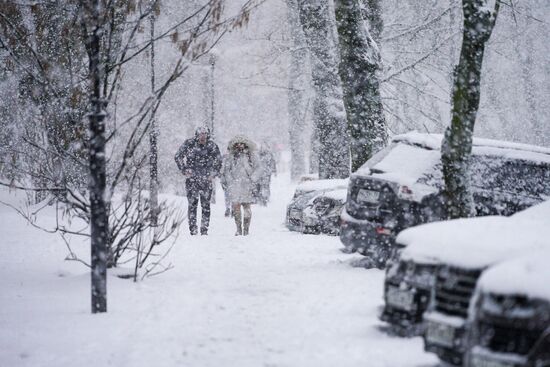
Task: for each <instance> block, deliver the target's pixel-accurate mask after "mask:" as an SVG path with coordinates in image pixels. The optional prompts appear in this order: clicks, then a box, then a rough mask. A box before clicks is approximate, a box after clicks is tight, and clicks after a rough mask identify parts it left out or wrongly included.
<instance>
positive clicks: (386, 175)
mask: <svg viewBox="0 0 550 367" xmlns="http://www.w3.org/2000/svg"><path fill="white" fill-rule="evenodd" d="M440 159H441V155H440V154H439V152H438V151H434V150H427V149H423V148H419V147H416V146H413V145H407V144H398V145H396V146H395V147H394V148H393V149H392V150H391V151H390V152H389V153H388V154H387V155H386V156H385V157H384V159H382V160H381V161H380V162H378V163H377V164H375V165H374V167H372V168H371V172H372V176H375V177H379V178H381V179H386V180H391V181H395V182H398V183H400V184H403V185H409V186H412V185H414V184H415V183H416V182H417V181H418V179H419V178H420V177H422V176H423V175H424V174H426V173H428V172H431V171H433V170H434V167H435V166H436V165H437V163H438V162H439V161H440ZM377 171H380V172H377Z"/></svg>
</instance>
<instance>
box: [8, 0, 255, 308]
mask: <svg viewBox="0 0 550 367" xmlns="http://www.w3.org/2000/svg"><path fill="white" fill-rule="evenodd" d="M260 3H261V1H253V0H250V1H247V2H245V3H244V4H243V6H242V7H241V8H240V11H239V12H238V13H237V14H236V15H234V16H229V17H224V11H223V9H224V1H223V0H209V1H207V2H206V3H203V4H198V5H197V4H194V3H193V4H189V8H188V9H187V11H188V12H187V13H185V14H182V15H180V16H179V17H177V18H178V19H176V21H175V22H173V23H172V24H170V25H169V26H168V27H166V28H165V29H162V30H161V31H160V32H159V33H158V34H155V33H154V32H153V33H152V36H151V37H149V39H146V40H140V39H138V37H137V35H138V34H139V33H140V30H141V29H142V28H143V27H144V24H143V23H144V20H146V19H148V18H150V16H151V15H152V13H153V10H154V9H156V5H157V1H150V0H148V1H145V0H144V1H139V2H137V3H136V2H134V1H128V0H115V1H112V2H108V3H105V2H104V1H102V0H79V1H75V3H74V5H75V6H71V7H67V6H65V5H66V4H59V3H57V2H52V3H49V2H48V3H39V4H35V5H33V6H30V5H28V4H24V3H21V4H18V3H17V4H11V3H10V4H8V5H7V6H6V7H4V4H3V3H2V4H0V41H1V42H2V45H4V48H3V49H0V52H1V53H2V56H3V57H4V56H6V57H7V59H8V60H9V62H10V63H11V66H10V67H9V68H7V69H6V71H7V72H9V73H11V74H10V75H13V76H19V75H21V74H23V75H25V76H27V77H28V78H29V79H30V80H32V81H34V83H35V84H36V85H38V86H40V88H33V89H32V90H33V92H34V94H35V95H36V96H37V97H38V98H37V99H38V100H39V101H40V102H41V101H42V99H43V98H45V97H47V96H49V95H54V96H59V95H61V97H63V98H64V99H63V98H61V97H59V100H60V101H59V102H58V103H56V104H55V105H53V106H52V107H53V108H52V109H53V110H54V111H63V112H65V111H66V110H67V109H66V108H65V106H66V105H69V104H70V102H71V101H72V100H75V101H83V102H82V104H80V105H77V111H78V112H79V113H80V115H79V116H80V117H81V118H82V117H83V116H84V115H85V114H86V112H87V111H89V113H88V117H89V134H88V136H86V134H84V131H85V130H83V129H80V130H76V131H77V132H79V135H77V136H78V137H79V139H78V140H76V141H75V142H76V143H79V144H77V146H76V147H74V148H73V149H67V147H66V146H65V144H63V142H64V141H63V140H61V139H60V138H59V137H58V136H57V135H53V137H52V138H49V141H51V142H52V144H43V141H44V139H42V138H41V137H42V136H43V135H45V134H44V133H45V132H47V131H48V129H50V128H49V126H46V127H45V128H44V130H43V131H41V130H39V129H36V130H33V131H30V132H29V133H26V134H25V135H23V138H24V139H22V140H21V141H22V142H23V143H24V144H25V146H23V147H17V146H15V145H14V146H13V147H11V149H12V150H11V152H12V153H14V154H12V156H23V157H24V158H25V161H26V162H27V164H25V165H23V164H21V163H20V162H18V161H17V160H12V161H4V160H2V165H7V166H8V167H11V168H13V169H14V170H16V171H17V172H18V174H17V175H14V178H15V180H12V181H11V182H2V181H0V184H2V185H6V186H12V187H14V188H18V189H22V190H27V191H30V192H37V193H46V194H53V195H54V198H53V199H52V202H54V203H56V205H57V208H58V210H59V211H60V212H62V213H63V214H65V215H66V216H68V217H70V218H72V219H78V220H79V223H81V222H80V221H82V222H83V223H85V224H86V226H80V227H79V228H77V229H74V228H72V227H71V226H70V225H67V224H60V223H59V222H58V224H57V225H56V227H55V228H54V229H52V231H54V232H55V231H57V232H60V233H61V234H62V235H63V238H65V236H66V235H81V236H89V237H90V239H91V244H92V261H91V264H89V265H90V266H91V267H92V312H105V311H106V306H107V304H106V269H107V267H110V266H116V265H117V264H118V262H119V261H121V259H122V256H123V255H124V254H125V253H127V252H128V251H131V252H132V251H137V255H136V256H135V257H133V259H134V260H136V264H137V265H136V266H137V267H143V266H145V264H146V263H145V261H146V260H147V259H150V258H151V257H154V256H158V254H156V253H153V248H154V246H155V245H156V244H159V243H160V242H159V241H161V240H163V239H166V238H167V237H168V236H169V235H171V234H172V233H174V232H175V231H176V230H177V227H178V223H179V222H180V221H181V217H180V216H179V215H174V211H172V210H166V205H165V204H159V205H158V208H164V209H163V210H164V211H165V213H163V216H160V217H159V216H155V217H153V216H151V213H152V212H155V213H156V210H150V209H151V208H150V205H149V202H150V201H149V198H145V197H144V195H143V190H144V188H145V186H144V185H143V184H142V183H141V180H140V179H139V177H141V174H142V173H143V171H144V170H145V168H146V165H145V162H146V161H147V158H148V157H150V155H149V154H147V152H146V151H145V152H144V149H142V148H141V147H142V146H143V145H144V144H143V143H144V142H145V141H146V137H147V136H148V135H149V132H150V131H151V125H152V124H153V123H154V121H155V120H154V116H155V113H156V112H157V111H158V109H159V108H160V105H161V103H162V98H163V96H164V95H165V94H166V91H167V90H168V89H169V88H170V87H171V86H172V85H173V84H174V81H176V80H177V79H178V78H179V77H180V76H181V75H182V74H183V73H184V72H185V71H186V70H187V69H188V68H189V66H190V65H191V63H192V62H194V61H195V60H197V59H199V58H200V57H202V56H203V55H205V54H207V53H208V51H209V50H210V49H211V48H212V47H213V46H214V45H216V44H217V42H218V41H219V40H220V39H221V38H222V37H223V36H224V35H225V34H227V33H228V32H230V31H231V30H233V29H235V28H239V27H242V26H244V25H246V24H247V22H248V19H249V17H250V13H251V11H252V10H253V9H254V8H255V7H257V6H258V5H259V4H260ZM56 6H57V8H56ZM52 7H53V8H52ZM22 8H23V11H20V10H21V9H22ZM27 8H30V9H32V11H33V12H39V11H41V10H42V9H47V10H48V11H49V12H54V13H55V12H56V11H57V12H63V11H65V12H68V13H67V14H65V17H59V16H56V17H54V18H51V17H50V18H47V17H41V18H39V19H41V20H47V19H49V21H50V23H53V25H52V27H50V28H49V29H48V31H47V32H44V34H45V35H48V36H49V37H51V38H52V39H55V38H57V39H59V40H62V41H65V40H66V41H67V42H68V41H71V42H72V43H68V46H67V47H63V48H62V50H63V51H64V52H66V53H65V54H63V55H62V57H60V59H61V60H62V61H60V62H58V63H57V64H55V65H51V66H50V67H49V68H45V67H44V65H45V61H48V62H52V60H49V58H48V57H49V55H50V53H49V52H46V51H48V49H47V48H46V49H45V50H43V49H37V47H36V44H34V43H33V42H32V40H33V39H35V37H34V36H35V34H36V32H37V31H36V29H33V28H32V27H31V28H29V29H27V28H24V27H23V26H24V25H25V24H27V23H29V22H28V19H25V17H24V16H23V15H24V14H25V12H26V9H27ZM6 13H7V14H10V15H13V14H15V15H16V17H15V18H14V17H13V16H7V15H6ZM13 19H15V20H16V21H17V22H18V24H14V23H13ZM56 22H60V23H59V24H57V23H56ZM31 24H32V22H31ZM75 24H77V25H78V24H79V25H80V26H81V27H80V28H78V27H74V25H75ZM75 28H77V29H79V31H80V34H78V33H77V34H73V33H71V31H72V30H73V29H75ZM152 30H153V29H152ZM75 36H76V37H75ZM6 37H9V38H10V42H9V43H8V42H6V41H4V39H5V38H6ZM161 39H167V40H171V41H172V43H173V44H174V45H175V46H176V47H175V49H177V52H178V55H177V57H176V58H175V61H174V63H173V64H172V65H171V67H170V69H168V70H166V73H164V75H165V76H166V78H164V79H163V80H161V81H160V83H158V84H157V81H156V80H155V77H154V75H151V76H152V79H151V82H152V83H151V84H152V87H153V89H152V91H151V94H149V95H147V96H146V98H145V99H144V100H143V101H142V102H141V103H140V104H139V105H138V106H137V107H136V108H135V110H134V111H132V112H131V113H130V114H129V116H128V117H126V118H125V119H124V121H122V122H118V121H117V119H116V106H117V103H118V101H119V98H124V96H123V95H120V94H119V91H120V88H119V86H120V83H121V80H122V76H123V74H124V73H123V68H124V66H126V65H128V64H129V63H130V62H131V61H132V60H136V58H137V57H138V56H139V55H143V54H145V51H148V50H151V46H152V45H153V44H154V43H155V42H156V41H158V40H161ZM61 44H62V45H64V44H63V43H61ZM10 45H14V49H13V50H12V49H11V46H10ZM50 47H51V45H50ZM151 54H152V57H154V56H153V55H154V52H152V53H151ZM67 60H69V61H67ZM53 61H55V62H57V61H58V60H53ZM86 61H87V62H88V66H87V67H86ZM52 64H53V63H52ZM67 65H70V66H71V67H70V68H69V66H67ZM54 66H55V68H57V69H58V70H61V72H59V73H55V74H54V73H51V72H49V71H48V70H50V71H51V70H53V69H54ZM151 66H152V70H154V59H153V60H152V64H151ZM64 68H67V69H68V72H65V70H64ZM58 74H60V75H63V76H65V75H69V76H70V77H71V78H72V79H71V80H75V81H76V82H74V83H73V84H71V83H57V84H59V85H61V86H62V87H59V88H56V86H57V84H56V83H54V82H55V79H54V76H57V75H58ZM22 84H23V83H20V85H22ZM64 85H70V86H73V85H76V86H77V87H78V88H72V89H68V88H66V87H63V86H64ZM59 90H61V91H62V92H63V93H60V92H59ZM73 90H76V91H81V93H76V92H74V93H72V94H71V93H70V92H72V91H73ZM13 94H15V93H13ZM65 95H67V97H66V98H65V97H64V96H65ZM31 97H32V96H31V95H22V97H21V99H22V100H23V101H24V102H25V103H28V104H29V105H31V102H33V103H34V101H33V99H32V98H31ZM14 99H15V98H14ZM50 104H51V103H50ZM39 105H40V106H41V105H44V106H47V103H44V102H41V104H39ZM44 108H45V107H44ZM28 109H29V110H31V111H32V109H31V107H29V108H28ZM36 116H40V114H39V113H37V114H36ZM60 116H61V117H60V118H59V121H60V126H61V127H65V126H67V127H70V126H71V125H69V124H70V120H69V119H68V118H67V117H66V116H65V115H63V114H60ZM21 120H23V119H21ZM29 125H30V126H31V127H32V124H29ZM122 128H124V129H125V131H126V133H125V134H121V131H122ZM61 131H63V130H61ZM149 136H150V135H149ZM70 137H71V136H69V138H67V139H66V140H67V141H71V139H70ZM73 140H75V139H73ZM107 145H109V146H110V149H109V156H107V154H106V152H107V150H106V149H105V147H106V146H107ZM56 146H60V147H62V148H63V149H55V147H56ZM69 147H70V148H72V146H69ZM27 148H31V149H27ZM75 149H78V150H77V152H80V153H81V154H75ZM27 150H28V151H30V153H29V152H28V151H27ZM86 161H87V162H86ZM67 162H70V163H74V165H75V166H77V167H79V169H80V171H79V173H80V176H79V178H80V181H77V182H76V181H74V180H67V179H65V180H60V179H59V177H60V175H59V172H58V171H59V169H58V168H57V166H58V165H59V164H62V165H66V164H67ZM44 163H47V165H45V164H44ZM42 166H47V167H48V166H51V167H52V168H51V169H48V170H44V169H43V168H42ZM88 173H89V174H90V180H89V182H90V184H89V187H86V186H85V184H83V183H85V182H88V177H87V176H88ZM64 176H66V175H64ZM3 178H4V176H3V175H2V179H3ZM115 194H118V195H119V196H118V198H117V199H116V200H112V198H113V196H114V195H115ZM163 205H164V206H163ZM88 226H89V227H88ZM156 227H159V228H160V233H159V237H158V238H157V239H156V240H155V241H153V242H152V244H151V245H150V246H146V247H143V246H138V247H136V246H135V243H139V242H140V238H142V237H143V234H144V232H147V231H148V230H149V229H151V228H156ZM88 229H90V231H88ZM140 248H141V249H140ZM140 254H142V255H143V254H145V255H144V256H142V255H140ZM69 259H71V260H78V261H81V262H83V263H86V262H85V261H82V260H80V259H77V257H76V255H74V253H73V252H72V251H70V256H69ZM155 263H156V264H158V262H155Z"/></svg>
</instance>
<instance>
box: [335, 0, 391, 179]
mask: <svg viewBox="0 0 550 367" xmlns="http://www.w3.org/2000/svg"><path fill="white" fill-rule="evenodd" d="M366 11H368V10H366ZM335 13H336V22H337V23H336V24H337V27H338V38H339V49H340V67H339V70H340V78H341V80H342V85H343V90H344V105H345V107H346V112H347V118H348V129H349V134H350V150H351V170H352V171H356V170H357V169H358V168H359V167H361V166H362V165H363V164H364V163H365V162H366V161H367V160H369V159H370V157H371V156H372V155H373V154H374V153H376V152H377V151H378V150H380V149H381V148H383V147H384V146H385V145H386V141H387V135H388V134H387V129H386V123H385V119H384V111H383V108H382V100H381V97H380V81H379V79H378V70H379V68H380V66H379V65H380V52H379V51H378V46H377V45H376V43H375V42H374V40H373V39H372V38H371V36H370V34H369V31H368V29H367V25H366V23H365V21H364V19H363V16H362V12H361V6H360V3H359V0H336V1H335ZM378 26H380V25H378Z"/></svg>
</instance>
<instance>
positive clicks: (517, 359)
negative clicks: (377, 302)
mask: <svg viewBox="0 0 550 367" xmlns="http://www.w3.org/2000/svg"><path fill="white" fill-rule="evenodd" d="M396 241H397V244H398V246H400V247H401V248H402V250H401V251H399V252H398V254H397V257H396V259H395V261H393V262H392V263H391V265H390V266H389V267H388V269H387V272H386V279H385V284H384V301H385V305H384V309H383V312H382V314H381V319H382V320H383V321H387V322H389V323H390V324H392V325H393V326H394V327H395V328H399V329H400V331H401V332H402V333H403V331H405V332H404V333H406V332H407V331H408V332H409V333H411V334H415V333H420V334H421V335H423V338H424V347H425V350H427V351H430V352H434V353H436V354H437V355H438V356H439V358H440V359H442V360H443V361H445V362H447V363H451V364H454V365H466V366H472V367H479V366H495V367H501V366H502V367H504V366H510V367H516V366H550V273H549V270H548V269H549V267H548V263H549V262H550V201H547V202H544V203H542V204H539V205H537V206H534V207H532V208H529V209H527V210H524V211H522V212H519V213H517V214H514V215H512V216H511V217H502V216H489V217H479V218H469V219H458V220H452V221H444V222H436V223H430V224H425V225H421V226H418V227H415V228H410V229H407V230H405V231H403V232H402V233H400V234H399V235H398V237H397V240H396Z"/></svg>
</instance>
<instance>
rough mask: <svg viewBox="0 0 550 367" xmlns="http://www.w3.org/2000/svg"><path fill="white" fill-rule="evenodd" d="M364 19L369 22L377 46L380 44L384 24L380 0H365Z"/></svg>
mask: <svg viewBox="0 0 550 367" xmlns="http://www.w3.org/2000/svg"><path fill="white" fill-rule="evenodd" d="M363 2H364V5H363V19H365V20H367V21H368V26H369V32H370V35H371V37H372V39H373V40H374V42H376V44H380V41H381V39H382V31H383V30H384V22H383V21H382V8H381V7H380V0H363Z"/></svg>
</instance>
